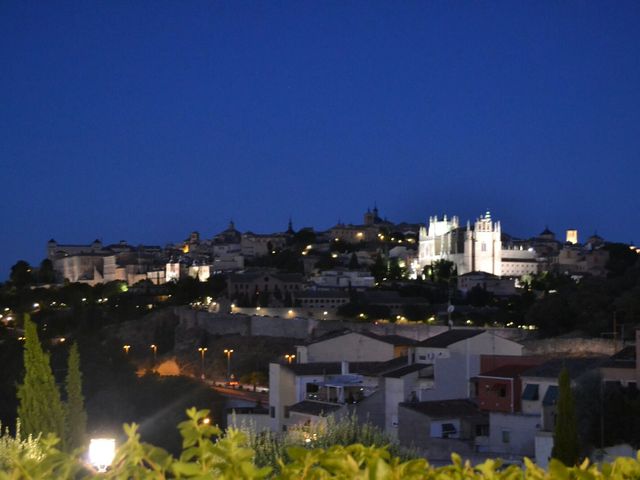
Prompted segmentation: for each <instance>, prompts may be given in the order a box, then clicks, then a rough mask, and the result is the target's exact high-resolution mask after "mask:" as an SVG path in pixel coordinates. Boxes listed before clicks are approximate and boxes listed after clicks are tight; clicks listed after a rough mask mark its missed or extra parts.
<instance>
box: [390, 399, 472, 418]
mask: <svg viewBox="0 0 640 480" xmlns="http://www.w3.org/2000/svg"><path fill="white" fill-rule="evenodd" d="M400 405H401V406H403V407H405V408H410V409H411V410H414V411H416V412H420V413H423V414H425V415H427V416H429V417H431V418H452V417H475V416H482V413H481V412H480V410H479V409H478V406H477V405H476V404H475V403H473V402H472V401H470V400H440V401H433V402H406V403H401V404H400Z"/></svg>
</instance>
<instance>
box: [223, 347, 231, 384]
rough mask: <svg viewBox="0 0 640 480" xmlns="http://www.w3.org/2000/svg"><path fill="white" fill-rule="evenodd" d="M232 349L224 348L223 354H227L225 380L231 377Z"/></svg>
mask: <svg viewBox="0 0 640 480" xmlns="http://www.w3.org/2000/svg"><path fill="white" fill-rule="evenodd" d="M232 353H233V349H229V348H225V349H224V354H225V355H226V356H227V380H229V379H230V378H231V354H232Z"/></svg>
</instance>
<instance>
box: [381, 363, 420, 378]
mask: <svg viewBox="0 0 640 480" xmlns="http://www.w3.org/2000/svg"><path fill="white" fill-rule="evenodd" d="M423 368H429V365H425V364H424V363H414V364H413V365H405V366H404V367H400V368H398V369H396V370H391V371H390V372H387V373H385V374H383V375H382V376H383V377H389V378H402V377H404V376H405V375H409V374H410V373H413V372H418V371H420V370H422V369H423Z"/></svg>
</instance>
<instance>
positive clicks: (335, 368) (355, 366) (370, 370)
mask: <svg viewBox="0 0 640 480" xmlns="http://www.w3.org/2000/svg"><path fill="white" fill-rule="evenodd" d="M406 364H407V357H397V358H394V359H392V360H388V361H386V362H349V374H356V375H365V376H369V377H375V376H378V375H381V374H383V373H385V372H388V371H391V370H394V369H397V368H399V367H401V366H403V365H406ZM282 366H283V367H284V368H286V369H288V370H290V371H291V372H293V373H294V374H296V375H298V376H305V375H339V374H341V373H342V364H341V363H340V362H313V363H291V364H288V363H285V364H283V365H282Z"/></svg>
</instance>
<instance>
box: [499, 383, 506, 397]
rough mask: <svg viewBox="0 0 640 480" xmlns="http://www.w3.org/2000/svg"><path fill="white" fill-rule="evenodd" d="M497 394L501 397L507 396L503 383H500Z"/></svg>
mask: <svg viewBox="0 0 640 480" xmlns="http://www.w3.org/2000/svg"><path fill="white" fill-rule="evenodd" d="M498 396H499V397H501V398H504V397H506V396H507V387H505V386H504V385H501V386H500V388H499V389H498Z"/></svg>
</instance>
